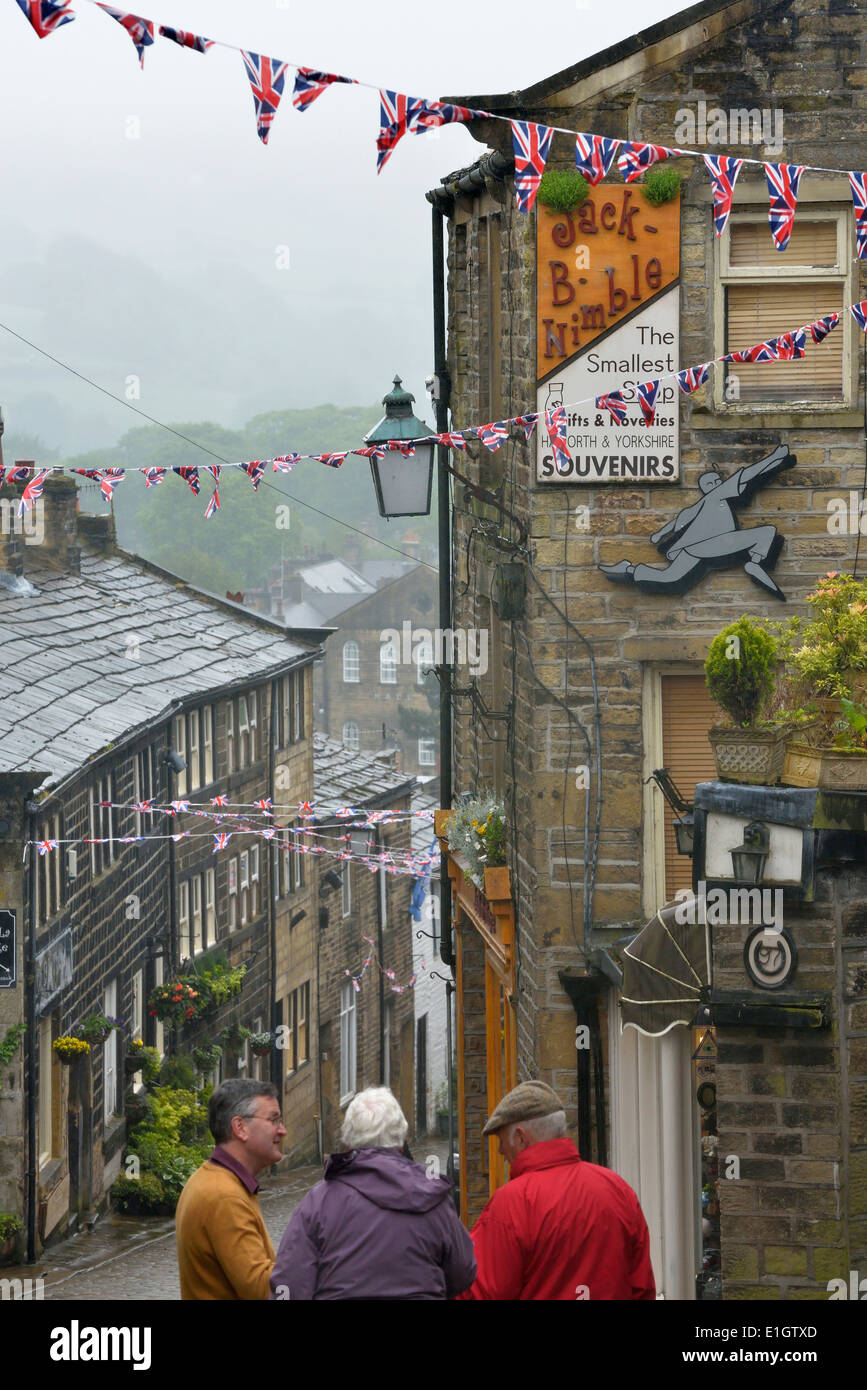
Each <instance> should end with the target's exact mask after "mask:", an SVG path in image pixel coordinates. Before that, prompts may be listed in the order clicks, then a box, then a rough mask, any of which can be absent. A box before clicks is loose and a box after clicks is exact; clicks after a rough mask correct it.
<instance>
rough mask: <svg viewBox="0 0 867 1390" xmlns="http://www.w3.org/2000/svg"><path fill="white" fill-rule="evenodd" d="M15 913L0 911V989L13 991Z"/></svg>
mask: <svg viewBox="0 0 867 1390" xmlns="http://www.w3.org/2000/svg"><path fill="white" fill-rule="evenodd" d="M16 954H17V953H16V950H15V913H14V912H10V911H9V909H8V908H3V910H2V911H0V989H14V988H15V985H16V984H17V983H18V981H17V979H16V975H15V961H16Z"/></svg>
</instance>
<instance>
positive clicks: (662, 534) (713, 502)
mask: <svg viewBox="0 0 867 1390" xmlns="http://www.w3.org/2000/svg"><path fill="white" fill-rule="evenodd" d="M797 462H798V460H797V459H796V458H795V455H794V454H790V453H789V449H788V446H787V445H785V444H780V445H778V446H777V448H776V449H775V450H774V452H773V453H772V454H768V456H767V458H763V459H759V461H758V463H751V464H748V465H747V467H746V468H739V469H738V471H737V473H733V474H732V475H731V477H730V478H722V477H721V476H720V474H719V473H716V472H710V473H702V474H701V476H700V478H699V480H698V485H699V488H700V489H701V492H702V494H703V496H702V497H701V498H700V499H699V501H698V502H694V503H693V504H692V506H691V507H684V509H683V511H681V512H678V514H677V516H676V517H675V518H674V520H673V521H668V522H666V524H665V526H663V527H661V528H660V530H659V531H657V532H655V534H654V535H652V536H651V537H650V539H651V542H652V543H653V545H655V546H656V547H657V549H659V550H661V551H662V552H663V554H664V555H665V558H666V559H667V560H668V564H667V565H640V564H639V565H634V564H632V562H631V561H630V560H619V561H618V562H617V564H614V565H600V566H599V569H600V570H601V571H602V573H603V574H604V575H605V577H606V579H611V580H614V581H615V583H618V584H630V583H634V584H635V586H636V588H638V589H642V590H644V591H645V592H647V593H670V594H676V593H683V591H684V590H685V589H689V588H691V587H692V585H693V584H695V583H697V582H698V580H699V579H700V578H701V576H702V575H703V574H705V573H706V572H707V570H709V569H721V568H722V567H723V566H725V565H731V564H739V563H742V564H743V567H744V573H745V574H748V575H749V576H750V578H751V579H752V580H754V582H755V583H756V584H760V585H761V587H762V588H763V589H768V590H770V592H771V593H772V594H773V595H774V596H775V597H776V598H781V599H785V594H784V593H783V592H782V590H781V589H779V588H778V587H777V585H776V584H775V583H774V581H773V579H772V578H771V576H770V575H769V574H768V573H767V570H766V569H765V566H766V565H767V566H771V565H773V563H774V561H775V560H776V558H777V556H778V554H779V552H780V547H781V546H782V543H783V541H782V537H781V536H779V535H778V533H777V530H776V527H774V526H751V527H748V528H747V529H746V530H744V531H742V530H741V529H740V527H739V524H738V519H737V517H736V516H735V513H734V511H733V508H734V507H735V506H737V505H744V504H745V503H746V502H748V501H749V500H750V498H751V497H752V495H753V493H754V492H755V491H757V490H758V488H760V487H761V486H762V485H763V484H764V483H765V482H767V481H768V479H769V478H771V477H773V475H774V474H775V473H779V472H780V470H781V469H783V468H793V467H794V466H795V464H796V463H797Z"/></svg>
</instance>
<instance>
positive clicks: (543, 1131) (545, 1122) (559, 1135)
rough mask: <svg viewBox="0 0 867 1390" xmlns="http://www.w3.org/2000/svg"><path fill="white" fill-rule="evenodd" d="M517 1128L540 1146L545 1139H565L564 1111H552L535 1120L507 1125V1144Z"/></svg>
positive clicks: (518, 1121) (519, 1121)
mask: <svg viewBox="0 0 867 1390" xmlns="http://www.w3.org/2000/svg"><path fill="white" fill-rule="evenodd" d="M519 1127H520V1128H521V1129H522V1130H523V1131H524V1133H525V1134H526V1135H527V1137H528V1138H529V1139H530V1141H531V1143H533V1144H542V1143H544V1142H545V1140H546V1139H565V1138H566V1111H565V1110H554V1111H553V1112H552V1113H551V1114H550V1115H539V1116H538V1117H537V1118H536V1119H535V1120H516V1121H515V1123H514V1124H511V1125H507V1126H506V1128H507V1131H508V1142H509V1143H511V1141H512V1139H513V1137H514V1132H515V1130H516V1129H518V1128H519Z"/></svg>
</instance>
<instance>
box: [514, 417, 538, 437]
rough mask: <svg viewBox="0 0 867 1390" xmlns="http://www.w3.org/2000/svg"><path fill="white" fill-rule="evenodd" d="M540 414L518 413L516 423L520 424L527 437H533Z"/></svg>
mask: <svg viewBox="0 0 867 1390" xmlns="http://www.w3.org/2000/svg"><path fill="white" fill-rule="evenodd" d="M538 419H539V416H538V415H516V416H515V424H516V425H520V426H521V429H522V430H523V431H524V434H525V436H526V437H527V439H532V437H533V431H534V429H535V428H536V421H537V420H538Z"/></svg>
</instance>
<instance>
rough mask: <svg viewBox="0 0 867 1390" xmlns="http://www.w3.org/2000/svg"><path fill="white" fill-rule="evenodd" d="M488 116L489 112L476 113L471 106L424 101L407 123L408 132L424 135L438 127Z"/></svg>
mask: <svg viewBox="0 0 867 1390" xmlns="http://www.w3.org/2000/svg"><path fill="white" fill-rule="evenodd" d="M487 115H488V112H487V111H474V110H473V109H472V107H470V106H455V104H454V103H453V102H450V101H446V102H442V101H427V100H424V99H422V100H421V101H420V102H419V104H418V108H417V109H413V111H412V114H411V115H410V117H409V119H408V121H407V130H411V131H412V132H413V134H414V135H423V134H424V132H425V131H426V130H435V129H436V128H437V127H438V126H443V125H452V124H453V123H454V122H455V121H474V120H476V119H477V118H478V117H480V116H487Z"/></svg>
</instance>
